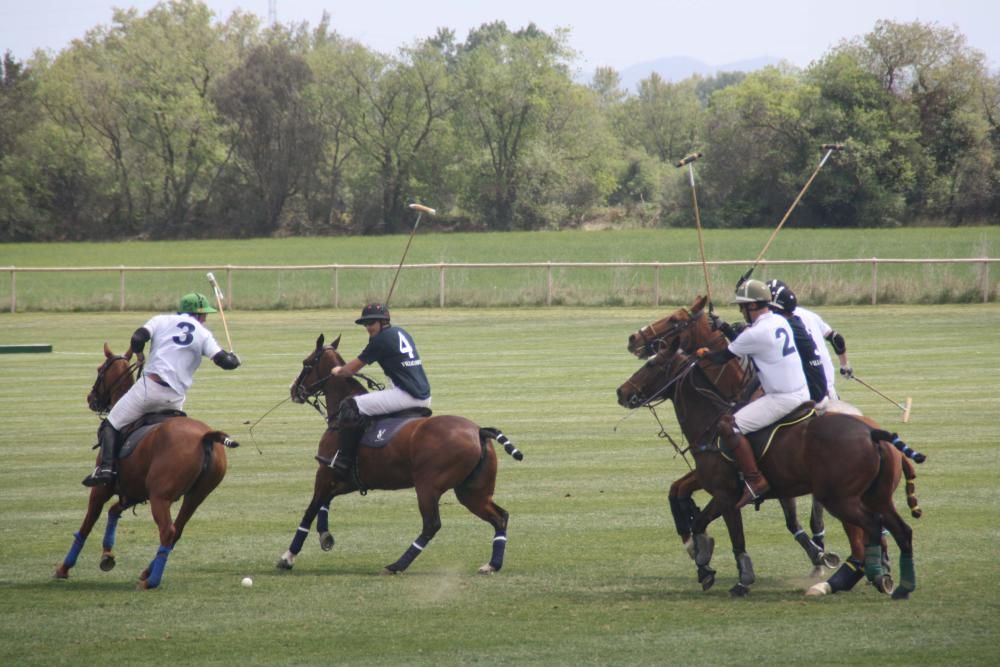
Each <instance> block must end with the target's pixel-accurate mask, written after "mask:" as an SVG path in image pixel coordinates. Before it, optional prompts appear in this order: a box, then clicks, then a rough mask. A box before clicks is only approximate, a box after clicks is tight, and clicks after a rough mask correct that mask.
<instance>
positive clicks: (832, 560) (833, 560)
mask: <svg viewBox="0 0 1000 667" xmlns="http://www.w3.org/2000/svg"><path fill="white" fill-rule="evenodd" d="M821 560H822V561H823V566H824V567H828V568H830V569H831V570H836V569H837V568H838V567H840V556H838V555H837V554H835V553H833V552H831V551H827V552H826V553H824V554H823V557H822V559H821Z"/></svg>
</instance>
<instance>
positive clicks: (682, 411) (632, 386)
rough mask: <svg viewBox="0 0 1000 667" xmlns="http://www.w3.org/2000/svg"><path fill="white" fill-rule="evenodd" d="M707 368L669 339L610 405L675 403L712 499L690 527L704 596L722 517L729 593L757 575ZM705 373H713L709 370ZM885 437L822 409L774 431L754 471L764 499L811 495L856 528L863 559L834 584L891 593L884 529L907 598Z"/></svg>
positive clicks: (724, 406) (908, 578)
mask: <svg viewBox="0 0 1000 667" xmlns="http://www.w3.org/2000/svg"><path fill="white" fill-rule="evenodd" d="M706 363H707V362H703V361H699V360H698V359H696V358H693V357H690V358H689V357H688V356H687V355H686V354H684V353H683V352H682V351H681V350H680V341H679V339H674V341H673V342H672V343H671V344H670V345H669V346H668V347H664V348H661V349H660V351H659V352H657V353H656V354H655V355H653V356H652V357H651V358H650V359H649V360H648V361H647V362H646V364H645V365H643V367H642V368H640V369H639V370H638V371H637V372H636V373H635V374H633V375H632V377H631V378H629V379H628V380H627V381H626V382H625V383H624V384H622V385H621V386H620V387H619V388H618V391H617V394H618V402H619V404H620V405H622V406H623V407H627V408H630V409H634V408H637V407H641V406H643V405H646V404H648V403H649V402H650V401H654V400H667V399H670V400H672V401H673V403H674V409H675V412H676V414H677V421H678V423H679V424H680V427H681V430H682V431H683V432H684V435H685V437H686V438H687V440H688V442H690V443H692V447H691V451H692V453H693V455H694V459H695V469H696V471H697V475H698V479H699V481H700V482H701V484H702V485H703V488H704V489H705V490H706V491H708V492H709V493H710V494H711V495H712V499H711V501H710V502H709V503H708V505H707V506H706V507H705V509H704V510H703V511H702V512H701V513H700V514H699V515H698V516H697V517H696V518H695V520H694V523H693V525H692V528H691V532H692V534H693V541H694V545H695V562H696V564H697V566H698V580H699V582H701V584H702V587H703V588H705V589H707V588H708V587H710V586H711V585H712V583H714V579H715V571H714V570H712V569H711V567H709V563H710V561H711V555H712V554H711V548H710V544H709V542H708V540H707V537H706V536H705V529H706V528H707V526H708V524H709V523H710V522H711V521H713V520H714V519H716V518H717V517H718V516H720V515H722V516H723V517H724V519H725V520H726V524H727V527H728V529H729V535H730V539H731V540H732V545H733V553H734V554H735V556H736V563H737V568H738V569H739V582H738V583H737V584H736V586H734V587H733V588H732V589H731V590H730V593H731V594H733V595H737V596H739V595H746V594H747V592H749V586H750V584H752V583H753V581H754V578H755V576H754V573H753V564H752V562H751V560H750V557H749V555H748V554H747V553H746V544H745V538H744V535H743V524H742V518H741V516H740V513H739V511H738V510H736V509H735V504H736V501H737V500H738V499H739V497H740V493H741V488H740V484H739V480H738V478H737V475H736V474H735V468H734V466H733V464H732V463H731V462H730V461H729V460H727V458H726V457H725V456H724V455H723V453H722V452H721V451H720V450H719V447H718V444H717V439H716V438H715V433H716V428H717V424H718V422H719V418H720V416H721V415H723V414H726V413H728V412H730V411H731V410H732V409H733V404H732V402H731V401H730V400H729V399H728V398H727V397H725V396H723V395H722V394H721V393H720V391H719V388H718V386H717V385H716V384H715V383H714V382H713V381H712V379H711V378H710V377H709V375H708V374H707V372H706V370H705V369H703V368H702V365H703V364H706ZM710 370H712V371H713V372H716V371H717V368H711V367H710ZM890 438H891V435H890V434H888V433H886V432H885V431H882V430H880V429H874V428H872V427H871V426H870V425H868V424H866V423H865V422H863V421H862V420H860V419H858V418H856V417H855V416H852V415H845V414H837V413H831V412H827V413H825V414H823V415H820V416H813V417H811V418H808V419H804V420H799V421H797V422H795V423H794V424H792V425H789V426H786V427H783V428H781V429H779V430H778V431H776V432H775V434H774V436H773V437H772V439H771V441H770V445H769V448H768V449H767V452H766V455H764V456H763V457H762V458H761V460H760V462H759V465H760V468H761V470H762V471H763V472H764V474H765V476H766V477H767V479H768V481H769V482H770V484H771V490H770V491H769V492H768V494H767V496H766V497H768V498H783V497H788V498H793V497H797V496H800V495H804V494H807V493H812V494H813V496H814V497H815V498H816V500H817V501H819V502H820V503H822V505H823V506H824V507H825V508H826V509H827V511H829V512H830V513H831V514H833V515H834V516H835V517H837V518H838V519H840V520H841V522H842V523H844V526H845V530H848V528H849V526H856V527H858V528H860V530H861V531H862V533H863V536H864V547H863V552H862V556H863V562H862V561H859V560H857V559H855V557H854V556H852V558H851V559H850V560H849V561H848V562H847V563H845V564H844V565H843V566H842V567H841V570H838V572H837V574H835V575H834V578H833V579H832V580H831V582H833V583H836V584H838V585H842V584H843V583H844V582H845V580H849V579H852V578H853V581H849V582H848V583H850V586H853V584H854V583H856V582H857V580H858V578H860V576H861V574H860V572H859V570H861V569H862V568H863V572H864V575H865V576H867V577H868V579H869V581H871V582H872V583H873V584H874V585H875V587H876V588H877V589H878V590H879V591H881V592H889V591H891V590H892V579H891V577H889V575H888V574H887V573H886V572H885V569H884V566H883V563H882V549H881V544H880V542H881V531H882V526H883V525H884V526H885V527H886V528H887V529H888V530H889V532H890V533H891V534H892V536H893V538H894V539H895V540H896V543H897V545H898V546H899V549H900V576H901V581H900V586H899V587H898V588H897V589H896V590H895V592H893V597H894V598H906V597H908V596H909V594H910V593H911V592H912V591H913V590H914V589H915V588H916V576H915V572H914V566H913V545H912V531H911V529H910V527H909V526H908V525H906V523H905V521H903V519H902V517H900V515H899V513H898V512H897V511H896V508H895V506H894V505H893V502H892V491H893V489H894V487H895V484H896V483H897V482H898V473H897V472H895V470H898V468H896V469H895V470H894V468H893V466H892V465H891V462H892V461H893V460H894V459H893V456H894V454H893V452H894V451H895V450H894V448H893V447H892V445H890V444H889V443H888V442H887V440H888V439H890ZM848 536H849V537H850V531H849V530H848ZM855 576H856V577H857V578H854V577H855ZM850 586H847V588H849V587H850ZM831 587H832V586H831ZM842 589H843V588H842Z"/></svg>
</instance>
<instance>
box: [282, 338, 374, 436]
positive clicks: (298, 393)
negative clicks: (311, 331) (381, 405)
mask: <svg viewBox="0 0 1000 667" xmlns="http://www.w3.org/2000/svg"><path fill="white" fill-rule="evenodd" d="M327 351H329V352H333V353H334V354H336V353H337V352H336V349H335V348H334V347H333V346H331V345H326V346H324V347H317V348H316V351H315V352H313V353H312V354H311V355H309V356H308V357H306V360H305V361H303V362H302V371H301V372H300V373H299V375H298V377H296V378H295V381H294V382H293V383H292V389H291V393H292V396H293V400H295V399H297V400H296V402H298V403H308V404H309V405H311V406H312V407H313V409H315V410H316V412H318V413H319V414H320V416H321V417H323V419H327V416H328V415H329V412H330V411H329V406H327V404H326V397H325V396H324V395H323V389H324V387H325V386H326V381H327V380H329V379H330V378H332V377H334V376H333V375H331V374H330V373H327V374H326V375H323V376H322V377H320V378H319V379H317V380H315V381H314V382H310V383H309V384H304V380H305V378H306V377H308V376H309V374H310V373H312V372H313V369H315V368H316V366H318V365H319V362H320V360H321V359H322V358H323V354H324V353H326V352H327ZM357 378H361V379H362V380H364V381H365V383H366V384H367V391H381V390H383V389H385V385H382V384H380V383H378V382H376V381H375V380H372V379H371V378H370V377H368V376H367V375H364V374H362V373H355V374H354V376H352V377H349V378H345V379H346V381H347V382H348V384H353V385H354V386H355V387H356V388H357V389H360V390H362V391H365V388H364V387H362V385H361V383H360V382H358V380H357Z"/></svg>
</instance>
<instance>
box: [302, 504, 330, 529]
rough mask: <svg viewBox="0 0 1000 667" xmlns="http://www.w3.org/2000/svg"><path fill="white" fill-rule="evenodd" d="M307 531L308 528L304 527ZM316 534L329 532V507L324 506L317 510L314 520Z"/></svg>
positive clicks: (327, 505)
mask: <svg viewBox="0 0 1000 667" xmlns="http://www.w3.org/2000/svg"><path fill="white" fill-rule="evenodd" d="M306 528H307V529H308V528H309V526H306ZM316 532H318V533H328V532H330V505H329V504H326V505H323V506H322V507H320V508H319V515H318V518H317V519H316Z"/></svg>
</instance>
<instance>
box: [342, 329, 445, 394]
mask: <svg viewBox="0 0 1000 667" xmlns="http://www.w3.org/2000/svg"><path fill="white" fill-rule="evenodd" d="M358 359H360V360H361V361H363V362H365V363H366V364H372V363H375V362H378V365H379V366H381V367H382V372H383V373H385V374H386V376H387V377H388V378H389V379H390V380H392V383H393V384H394V385H395V386H397V387H399V388H400V389H402V390H403V391H405V392H406V393H407V394H409V395H410V396H412V397H413V398H421V399H423V398H430V397H431V385H430V383H429V382H428V381H427V375H426V374H425V373H424V362H422V361H421V360H420V354H418V353H417V346H416V345H414V344H413V339H412V338H410V334H408V333H406V332H405V331H404V330H402V329H400V328H399V327H396V326H388V327H385V328H384V329H382V331H380V332H379V333H377V334H375V335H374V336H372V337H371V338H370V339H369V341H368V346H367V347H365V349H364V350H362V351H361V354H359V355H358Z"/></svg>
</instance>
